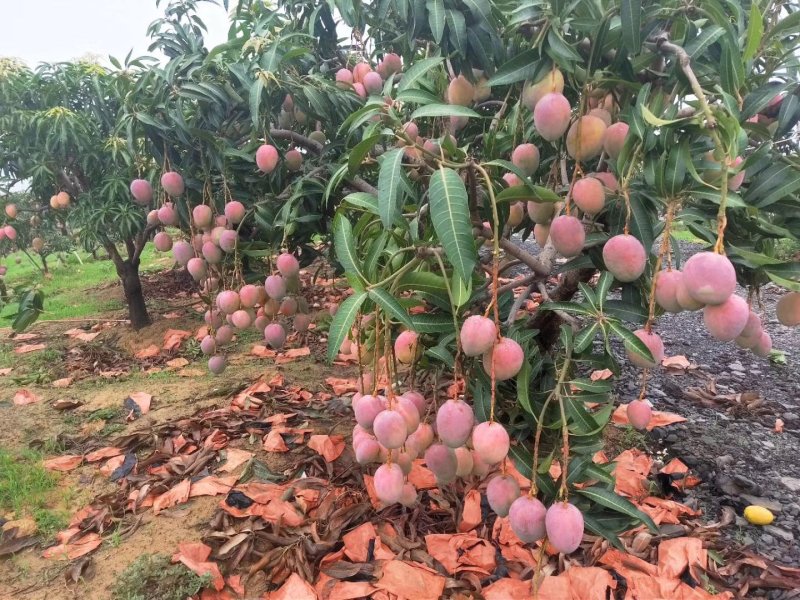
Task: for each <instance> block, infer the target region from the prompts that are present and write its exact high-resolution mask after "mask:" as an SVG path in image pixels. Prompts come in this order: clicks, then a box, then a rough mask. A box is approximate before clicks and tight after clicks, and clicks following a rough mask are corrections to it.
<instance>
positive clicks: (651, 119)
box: [641, 104, 688, 127]
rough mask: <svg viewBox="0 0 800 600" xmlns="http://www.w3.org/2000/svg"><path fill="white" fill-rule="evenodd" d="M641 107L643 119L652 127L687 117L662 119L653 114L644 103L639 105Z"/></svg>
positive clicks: (676, 121)
mask: <svg viewBox="0 0 800 600" xmlns="http://www.w3.org/2000/svg"><path fill="white" fill-rule="evenodd" d="M641 109H642V116H643V117H644V120H645V121H647V122H648V123H650V125H652V126H653V127H666V126H667V125H674V124H675V123H680V122H681V121H686V119H687V118H688V117H687V118H681V119H662V118H660V117H657V116H655V115H654V114H653V113H652V112H651V111H650V109H649V108H647V106H645V105H644V104H642V105H641Z"/></svg>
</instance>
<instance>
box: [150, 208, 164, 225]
mask: <svg viewBox="0 0 800 600" xmlns="http://www.w3.org/2000/svg"><path fill="white" fill-rule="evenodd" d="M160 224H161V221H159V220H158V211H157V210H156V209H153V210H151V211H150V212H148V213H147V225H148V226H149V227H154V226H156V225H160Z"/></svg>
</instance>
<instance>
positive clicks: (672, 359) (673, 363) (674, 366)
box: [661, 354, 697, 371]
mask: <svg viewBox="0 0 800 600" xmlns="http://www.w3.org/2000/svg"><path fill="white" fill-rule="evenodd" d="M661 366H662V367H664V368H665V369H670V370H672V371H687V370H689V369H696V368H697V365H696V364H694V363H690V362H689V359H687V358H686V357H685V356H683V355H682V354H679V355H677V356H665V357H664V358H663V359H661Z"/></svg>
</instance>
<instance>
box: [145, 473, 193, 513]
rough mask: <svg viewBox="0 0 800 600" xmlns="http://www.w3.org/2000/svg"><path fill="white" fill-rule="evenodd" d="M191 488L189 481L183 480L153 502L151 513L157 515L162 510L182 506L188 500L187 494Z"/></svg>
mask: <svg viewBox="0 0 800 600" xmlns="http://www.w3.org/2000/svg"><path fill="white" fill-rule="evenodd" d="M191 488H192V482H191V480H189V479H184V480H183V481H181V482H180V483H179V484H178V485H176V486H175V487H173V488H171V489H170V490H169V491H167V492H166V493H164V494H161V495H160V496H159V497H158V498H156V499H155V501H154V502H153V513H154V514H156V515H157V514H158V513H160V512H161V511H162V510H166V509H168V508H171V507H173V506H177V505H178V504H183V503H184V502H186V501H187V500H188V499H189V492H190V491H191Z"/></svg>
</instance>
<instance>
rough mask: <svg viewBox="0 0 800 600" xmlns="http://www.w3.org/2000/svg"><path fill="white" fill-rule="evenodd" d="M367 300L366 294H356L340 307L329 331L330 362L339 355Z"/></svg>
mask: <svg viewBox="0 0 800 600" xmlns="http://www.w3.org/2000/svg"><path fill="white" fill-rule="evenodd" d="M366 299H367V293H366V292H363V291H362V292H356V293H355V294H353V295H352V296H350V297H349V298H347V299H346V300H345V301H344V302H342V303H341V304H340V305H339V310H337V311H336V314H335V315H333V320H332V321H331V326H330V329H329V330H328V362H329V363H332V362H333V360H334V359H335V358H336V355H337V354H338V353H339V348H341V346H342V342H344V340H345V338H346V337H347V334H348V333H350V328H351V327H352V326H353V323H354V322H355V320H356V316H357V315H358V311H359V310H360V309H361V305H362V304H364V300H366Z"/></svg>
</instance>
